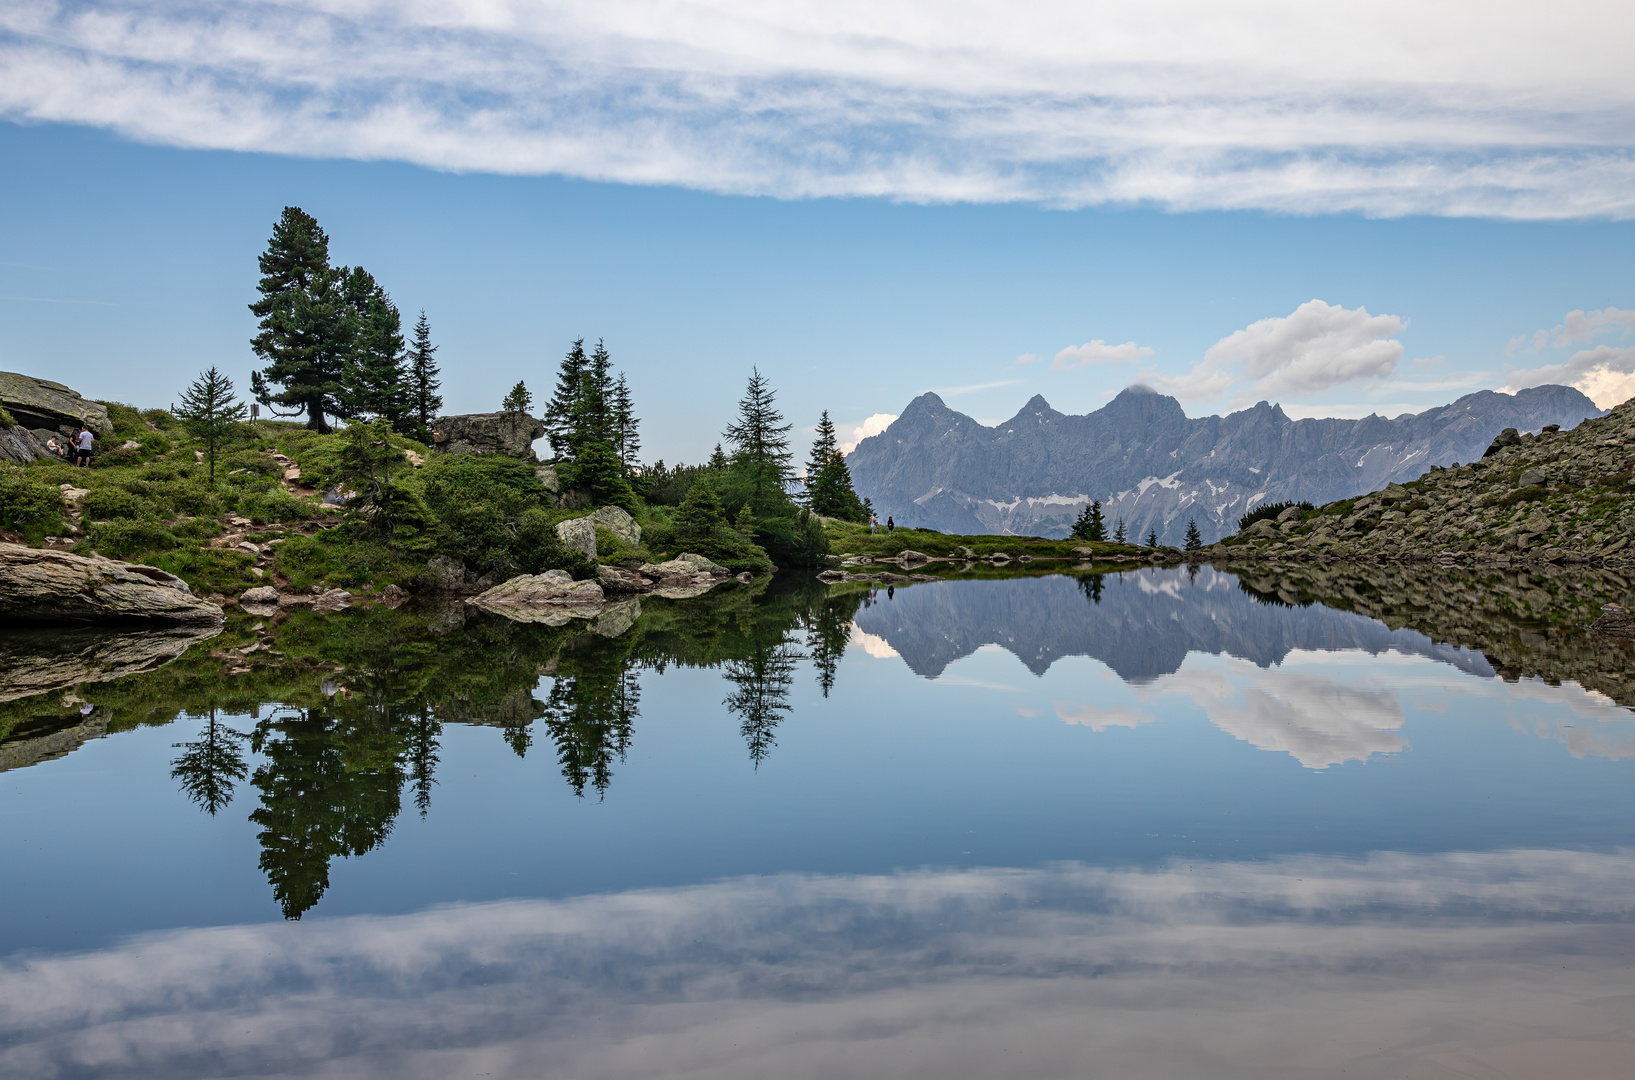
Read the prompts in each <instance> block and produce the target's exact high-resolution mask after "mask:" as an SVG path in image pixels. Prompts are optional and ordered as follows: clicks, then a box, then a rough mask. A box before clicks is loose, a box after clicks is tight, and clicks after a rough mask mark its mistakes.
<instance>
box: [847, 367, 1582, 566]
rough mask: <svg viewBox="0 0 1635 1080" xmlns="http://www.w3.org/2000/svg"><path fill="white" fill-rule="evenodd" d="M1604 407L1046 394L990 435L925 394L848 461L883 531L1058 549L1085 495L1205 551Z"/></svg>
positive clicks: (1139, 529) (1571, 397) (1544, 398)
mask: <svg viewBox="0 0 1635 1080" xmlns="http://www.w3.org/2000/svg"><path fill="white" fill-rule="evenodd" d="M1604 411H1605V410H1602V409H1599V408H1597V407H1596V405H1595V403H1594V402H1593V401H1591V400H1590V399H1589V398H1587V397H1585V396H1584V395H1583V394H1582V393H1580V392H1579V391H1577V390H1575V389H1573V388H1572V387H1569V386H1537V387H1533V388H1531V389H1528V390H1521V391H1518V392H1517V393H1515V394H1501V393H1496V392H1494V391H1491V390H1482V391H1479V392H1477V393H1473V394H1467V395H1465V396H1464V397H1462V398H1460V399H1458V400H1457V401H1454V402H1452V403H1451V404H1448V405H1443V406H1440V407H1438V408H1434V409H1427V410H1426V411H1424V412H1421V413H1404V414H1402V415H1400V416H1397V417H1392V418H1387V417H1383V416H1367V417H1364V418H1363V419H1361V420H1338V419H1327V420H1323V419H1305V420H1293V419H1290V418H1289V416H1288V415H1287V414H1285V413H1284V412H1283V409H1282V407H1281V406H1279V405H1273V404H1270V403H1268V402H1264V401H1262V402H1260V403H1259V404H1258V405H1255V406H1254V407H1253V408H1250V409H1245V410H1243V411H1241V412H1235V413H1232V414H1230V415H1227V416H1204V417H1195V418H1194V417H1189V416H1187V415H1186V413H1185V412H1184V411H1183V410H1182V408H1181V403H1180V402H1179V401H1177V400H1176V399H1175V398H1173V397H1169V396H1167V395H1164V394H1160V393H1158V392H1156V391H1154V390H1150V389H1148V388H1146V387H1144V386H1132V387H1130V388H1128V389H1126V390H1124V391H1123V392H1122V393H1120V394H1119V395H1118V396H1117V397H1115V398H1114V399H1113V400H1112V401H1110V402H1108V403H1107V405H1105V406H1103V407H1102V408H1100V409H1097V410H1096V411H1095V412H1092V413H1088V414H1086V415H1083V416H1074V415H1069V414H1066V413H1060V412H1057V411H1056V410H1055V409H1053V408H1051V407H1050V403H1049V402H1047V401H1046V400H1045V399H1044V397H1043V396H1041V395H1034V397H1033V399H1032V400H1031V401H1029V402H1028V403H1027V404H1026V405H1024V406H1022V409H1021V411H1020V412H1018V413H1017V414H1016V415H1015V416H1013V417H1011V418H1010V419H1009V420H1007V421H1005V422H1003V423H1001V424H999V425H997V426H995V427H987V426H985V425H983V424H981V423H978V422H977V421H976V420H974V419H972V418H971V417H969V416H966V415H965V414H964V413H960V412H956V411H955V410H953V409H950V408H949V407H948V406H947V405H945V404H943V401H942V399H941V398H939V397H938V396H937V395H936V394H931V393H927V394H921V395H920V396H919V397H917V398H915V399H914V400H913V401H911V402H909V404H908V407H907V408H905V409H904V410H903V412H902V415H901V416H899V417H898V418H897V419H896V420H895V421H894V422H893V423H892V425H891V426H890V427H888V428H887V429H886V430H885V431H883V432H881V433H880V434H879V435H874V436H871V437H870V438H867V439H864V440H863V441H862V442H860V443H859V444H858V445H857V449H855V450H854V451H852V453H851V455H850V456H849V457H848V458H847V464H848V465H849V466H850V467H851V474H852V480H853V483H854V484H855V486H856V488H857V492H858V495H859V496H865V497H867V498H869V499H870V500H871V501H872V503H873V505H874V508H875V510H876V512H877V513H878V514H879V515H880V517H881V519H882V520H884V519H885V518H886V517H887V516H888V515H889V516H891V517H892V518H894V519H895V520H896V522H897V524H899V525H905V526H907V525H913V526H918V527H922V528H930V529H937V530H940V531H942V532H947V533H965V534H972V533H1013V534H1019V535H1034V536H1051V537H1063V536H1066V535H1068V533H1069V532H1070V531H1071V528H1072V524H1073V519H1074V518H1075V517H1076V516H1077V515H1078V512H1079V510H1080V508H1082V507H1083V506H1084V505H1085V504H1086V503H1087V502H1089V501H1090V500H1091V499H1099V500H1101V503H1102V506H1103V509H1104V510H1105V512H1106V514H1107V522H1108V529H1109V531H1111V529H1112V527H1113V524H1114V522H1115V521H1116V520H1117V519H1119V518H1122V519H1123V520H1124V522H1125V523H1126V525H1127V526H1128V528H1129V534H1130V537H1131V538H1132V539H1139V538H1145V537H1146V535H1147V533H1148V531H1149V530H1151V531H1154V532H1156V533H1157V534H1158V539H1159V541H1160V542H1162V543H1166V544H1176V545H1179V544H1180V543H1181V542H1182V539H1183V537H1184V535H1185V533H1186V527H1187V522H1188V521H1189V520H1193V519H1196V521H1197V523H1198V529H1199V532H1200V533H1202V535H1203V539H1204V541H1205V542H1206V543H1208V542H1210V541H1212V540H1215V539H1218V538H1219V537H1221V536H1226V535H1230V534H1231V533H1234V532H1236V531H1237V520H1238V518H1239V517H1240V516H1242V515H1243V514H1244V513H1245V512H1246V511H1248V510H1250V509H1253V508H1254V507H1255V506H1256V505H1258V504H1260V503H1261V502H1264V501H1271V502H1283V501H1293V502H1299V501H1302V500H1305V501H1309V502H1312V503H1316V504H1321V503H1326V502H1331V501H1333V500H1335V499H1344V498H1348V497H1350V496H1353V495H1360V494H1362V493H1364V492H1368V491H1376V490H1378V489H1380V488H1382V487H1384V486H1385V485H1386V484H1388V483H1392V482H1396V483H1402V482H1404V481H1407V480H1412V479H1414V478H1416V477H1418V476H1421V475H1423V474H1424V472H1425V471H1426V470H1427V469H1429V468H1430V467H1431V466H1432V465H1450V464H1452V463H1453V462H1455V461H1462V462H1468V461H1472V460H1475V459H1477V458H1480V457H1481V455H1482V452H1483V451H1484V450H1485V449H1486V448H1487V446H1488V444H1489V443H1490V442H1491V441H1492V440H1493V437H1494V436H1495V435H1497V434H1498V433H1499V432H1500V431H1502V430H1504V429H1505V428H1510V427H1513V428H1516V429H1518V430H1520V431H1534V432H1536V431H1538V430H1539V429H1540V428H1542V427H1543V426H1544V425H1546V424H1559V425H1561V426H1562V427H1563V428H1570V427H1573V426H1575V425H1576V424H1578V423H1579V422H1580V421H1582V420H1584V419H1586V418H1588V417H1592V416H1600V415H1602V414H1603V412H1604Z"/></svg>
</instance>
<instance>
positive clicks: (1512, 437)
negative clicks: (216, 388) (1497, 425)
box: [1482, 427, 1521, 458]
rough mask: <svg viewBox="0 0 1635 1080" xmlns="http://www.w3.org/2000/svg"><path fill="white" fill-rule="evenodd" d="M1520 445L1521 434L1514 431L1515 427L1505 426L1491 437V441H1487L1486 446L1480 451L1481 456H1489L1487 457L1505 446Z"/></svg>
mask: <svg viewBox="0 0 1635 1080" xmlns="http://www.w3.org/2000/svg"><path fill="white" fill-rule="evenodd" d="M1520 445H1521V435H1520V434H1519V433H1518V432H1517V431H1516V429H1515V428H1513V427H1507V428H1505V429H1504V430H1503V431H1501V432H1499V433H1498V434H1497V435H1495V436H1494V437H1493V441H1492V442H1491V443H1489V444H1488V446H1487V449H1486V450H1484V451H1483V452H1482V457H1484V458H1489V457H1492V456H1493V455H1494V454H1497V453H1498V452H1499V451H1500V450H1503V449H1504V448H1505V447H1507V446H1520Z"/></svg>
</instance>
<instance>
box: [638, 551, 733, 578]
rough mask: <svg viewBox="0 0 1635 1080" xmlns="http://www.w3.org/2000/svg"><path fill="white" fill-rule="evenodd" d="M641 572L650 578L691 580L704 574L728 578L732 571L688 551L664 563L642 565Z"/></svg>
mask: <svg viewBox="0 0 1635 1080" xmlns="http://www.w3.org/2000/svg"><path fill="white" fill-rule="evenodd" d="M641 572H642V573H643V574H645V575H646V576H648V577H650V578H660V579H663V578H672V577H685V578H692V577H696V576H698V575H700V574H706V575H708V576H710V577H728V576H730V575H731V574H732V571H731V570H728V569H727V568H726V567H724V566H721V565H720V564H718V563H713V562H711V561H710V560H709V559H706V558H705V557H704V556H702V555H695V554H693V553H692V552H690V551H684V552H682V553H681V554H680V555H677V556H676V557H675V558H673V559H669V560H667V561H665V562H661V563H643V564H642V568H641Z"/></svg>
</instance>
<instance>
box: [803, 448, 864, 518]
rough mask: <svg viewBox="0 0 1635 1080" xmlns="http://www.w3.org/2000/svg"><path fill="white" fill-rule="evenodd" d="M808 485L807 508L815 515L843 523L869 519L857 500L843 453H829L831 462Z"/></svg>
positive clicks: (812, 477) (822, 466)
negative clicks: (836, 519) (835, 519)
mask: <svg viewBox="0 0 1635 1080" xmlns="http://www.w3.org/2000/svg"><path fill="white" fill-rule="evenodd" d="M806 484H807V487H806V505H807V506H809V507H811V510H812V513H814V514H822V515H823V516H824V517H832V518H839V519H840V520H842V521H856V522H865V521H868V520H869V512H868V510H867V509H866V508H865V507H864V505H863V503H862V502H861V501H860V500H859V499H858V498H857V491H856V489H855V488H853V487H852V474H851V470H850V469H849V468H848V467H847V466H846V458H845V455H843V454H841V453H840V451H838V450H836V451H835V452H834V453H833V454H830V455H829V460H828V461H826V462H824V463H823V464H822V465H821V466H820V467H819V468H818V471H817V475H816V476H809V477H807V479H806Z"/></svg>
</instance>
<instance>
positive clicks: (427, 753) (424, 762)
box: [409, 705, 443, 817]
mask: <svg viewBox="0 0 1635 1080" xmlns="http://www.w3.org/2000/svg"><path fill="white" fill-rule="evenodd" d="M442 733H443V725H442V724H441V723H439V722H438V721H437V718H436V717H434V716H432V714H431V710H430V709H428V708H426V707H425V706H424V705H422V706H421V707H420V708H419V710H418V711H417V712H416V713H415V717H414V721H413V723H412V724H411V726H410V728H409V779H410V780H412V781H414V806H415V809H416V810H419V811H420V816H421V817H425V816H426V811H427V810H429V809H431V786H432V785H433V784H435V783H437V780H436V778H435V777H434V775H433V774H434V773H435V772H436V771H437V751H438V750H439V749H440V748H441V746H440V744H439V743H438V741H437V737H438V736H439V735H441V734H442Z"/></svg>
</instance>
